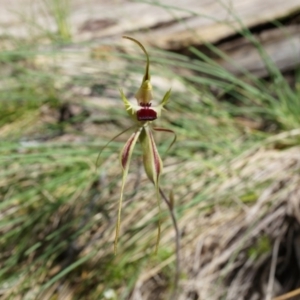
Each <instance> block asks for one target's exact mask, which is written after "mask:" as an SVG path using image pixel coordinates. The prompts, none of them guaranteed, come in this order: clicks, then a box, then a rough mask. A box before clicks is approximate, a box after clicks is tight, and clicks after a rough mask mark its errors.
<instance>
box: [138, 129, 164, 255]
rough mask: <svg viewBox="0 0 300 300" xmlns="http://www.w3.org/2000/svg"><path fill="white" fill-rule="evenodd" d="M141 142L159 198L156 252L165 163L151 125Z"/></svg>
mask: <svg viewBox="0 0 300 300" xmlns="http://www.w3.org/2000/svg"><path fill="white" fill-rule="evenodd" d="M139 140H140V143H141V145H142V149H143V163H144V168H145V171H146V174H147V176H148V178H149V179H150V180H151V181H152V182H153V183H154V186H155V190H156V199H157V205H158V212H159V216H158V234H157V239H156V246H155V252H157V249H158V245H159V241H160V231H161V230H160V227H161V226H160V225H161V220H160V211H161V208H160V194H159V187H160V184H159V180H160V175H161V173H162V170H163V163H162V160H161V158H160V156H159V153H158V150H157V147H156V144H155V141H154V137H153V134H152V132H151V130H150V128H149V126H143V127H142V132H141V134H140V137H139Z"/></svg>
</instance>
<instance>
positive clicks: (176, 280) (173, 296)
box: [159, 188, 180, 300]
mask: <svg viewBox="0 0 300 300" xmlns="http://www.w3.org/2000/svg"><path fill="white" fill-rule="evenodd" d="M159 193H160V195H161V197H162V198H163V199H164V201H165V203H166V204H167V206H168V209H169V212H170V215H171V219H172V223H173V227H174V230H175V247H176V251H175V255H176V269H175V276H174V286H173V292H172V294H171V297H170V299H172V300H175V299H176V298H177V293H178V287H179V275H180V231H179V228H178V224H177V220H176V216H175V212H174V209H173V203H172V202H173V201H172V200H171V199H170V200H169V199H168V198H167V196H166V195H165V193H164V192H163V190H162V189H161V188H159Z"/></svg>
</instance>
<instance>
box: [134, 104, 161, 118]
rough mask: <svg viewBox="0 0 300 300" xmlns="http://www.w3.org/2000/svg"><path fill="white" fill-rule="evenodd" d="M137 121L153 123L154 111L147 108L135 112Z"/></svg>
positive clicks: (155, 114)
mask: <svg viewBox="0 0 300 300" xmlns="http://www.w3.org/2000/svg"><path fill="white" fill-rule="evenodd" d="M136 116H137V119H138V121H153V120H155V119H157V113H156V111H155V110H153V109H151V108H149V107H143V108H141V109H140V110H138V111H137V112H136Z"/></svg>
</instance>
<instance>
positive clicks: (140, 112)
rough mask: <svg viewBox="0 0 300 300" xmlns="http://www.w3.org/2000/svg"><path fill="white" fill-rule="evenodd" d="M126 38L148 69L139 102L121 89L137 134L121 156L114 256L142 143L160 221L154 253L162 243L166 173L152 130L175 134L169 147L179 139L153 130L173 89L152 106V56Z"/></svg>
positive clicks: (156, 129) (137, 96) (138, 96)
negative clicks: (131, 174) (126, 191)
mask: <svg viewBox="0 0 300 300" xmlns="http://www.w3.org/2000/svg"><path fill="white" fill-rule="evenodd" d="M123 38H125V39H129V40H131V41H133V42H135V43H136V44H137V45H138V46H139V47H140V48H141V49H142V50H143V52H144V54H145V56H146V70H145V74H144V77H143V80H142V83H141V86H140V88H139V90H138V92H137V93H136V94H135V97H136V99H137V103H136V104H133V103H131V102H130V101H129V100H128V99H127V98H126V97H125V95H124V93H123V91H122V90H120V93H121V98H122V100H123V102H124V105H125V109H126V111H127V113H128V114H129V116H130V117H131V118H132V119H133V120H134V122H135V125H134V126H133V127H130V128H128V129H127V130H130V129H132V128H135V131H134V132H133V133H132V134H131V136H130V137H129V139H128V140H127V142H126V143H125V145H124V147H123V149H122V151H121V153H120V164H121V166H122V186H121V195H120V200H119V208H118V218H117V224H116V235H115V241H114V253H115V254H116V253H117V245H118V238H119V234H120V224H121V209H122V202H123V194H124V188H125V184H126V178H127V175H128V170H129V164H130V160H131V156H132V153H133V149H134V147H135V145H136V143H137V142H138V141H139V142H140V144H141V146H142V152H143V164H144V169H145V172H146V174H147V177H148V178H149V179H150V181H151V182H152V183H153V184H154V186H155V190H156V198H157V204H158V209H159V218H158V234H157V240H156V247H155V252H157V249H158V245H159V240H160V230H161V229H160V191H159V190H160V183H159V182H160V176H161V174H162V170H163V163H162V160H161V158H160V155H159V153H158V150H157V147H156V144H155V141H154V137H153V131H163V132H167V133H172V134H174V139H173V141H172V143H171V145H170V147H171V146H172V145H173V144H174V142H175V140H176V135H175V133H174V131H172V130H170V129H165V128H160V127H153V126H152V122H153V121H154V120H156V119H157V118H158V117H160V115H161V113H162V111H163V110H164V107H165V105H166V104H167V103H168V101H169V97H170V93H171V90H169V91H167V92H166V94H165V95H164V97H163V99H162V100H161V102H160V103H159V105H157V106H152V103H151V100H152V98H153V95H152V85H151V82H150V74H149V66H150V60H149V55H148V53H147V51H146V49H145V48H144V46H143V45H142V44H141V43H140V42H139V41H137V40H135V39H134V38H131V37H128V36H123ZM127 130H125V131H123V132H121V133H120V134H118V135H117V136H116V137H118V136H120V135H121V134H123V133H124V132H126V131H127Z"/></svg>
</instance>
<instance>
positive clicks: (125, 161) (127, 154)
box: [114, 128, 142, 254]
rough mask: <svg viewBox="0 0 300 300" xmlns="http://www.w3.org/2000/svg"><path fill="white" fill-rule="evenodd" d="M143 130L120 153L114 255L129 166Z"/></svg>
mask: <svg viewBox="0 0 300 300" xmlns="http://www.w3.org/2000/svg"><path fill="white" fill-rule="evenodd" d="M141 131H142V128H139V129H138V130H137V131H136V132H134V133H133V134H132V135H131V136H130V138H129V139H128V140H127V142H126V144H125V145H124V147H123V149H122V151H121V153H120V163H121V166H122V186H121V196H120V200H119V208H118V219H117V224H116V236H115V242H114V253H115V254H116V253H117V248H118V238H119V234H120V224H121V211H122V202H123V194H124V187H125V183H126V179H127V175H128V169H129V164H130V160H131V156H132V152H133V149H134V146H135V144H136V142H137V140H138V138H139V136H140V134H141Z"/></svg>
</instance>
